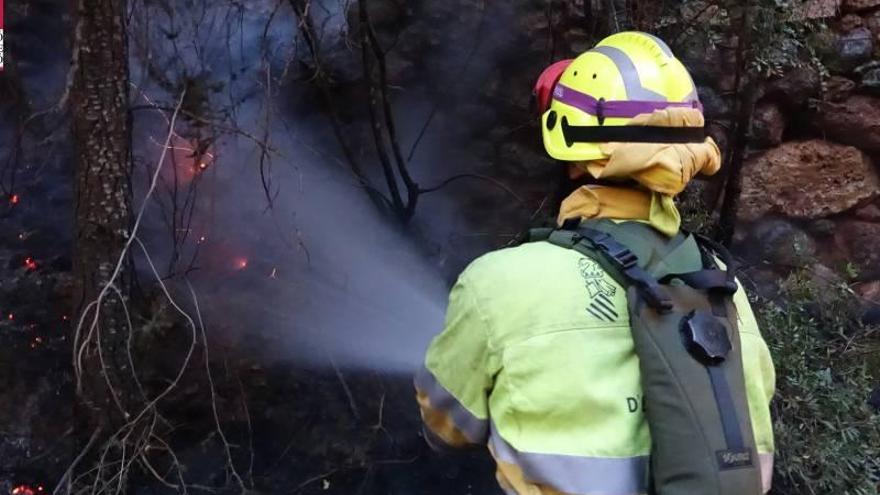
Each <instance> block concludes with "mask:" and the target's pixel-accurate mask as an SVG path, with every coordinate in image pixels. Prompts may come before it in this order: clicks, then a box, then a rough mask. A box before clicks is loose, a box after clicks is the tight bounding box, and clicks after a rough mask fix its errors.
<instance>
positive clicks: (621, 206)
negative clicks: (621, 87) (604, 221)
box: [559, 108, 721, 236]
mask: <svg viewBox="0 0 880 495" xmlns="http://www.w3.org/2000/svg"><path fill="white" fill-rule="evenodd" d="M703 123H704V121H703V114H702V113H701V112H700V111H698V110H695V109H690V108H668V109H665V110H659V111H656V112H654V113H650V114H642V115H639V116H637V117H635V118H634V119H633V120H632V121H631V123H630V124H629V125H651V126H664V127H701V126H703ZM600 147H601V149H602V152H603V154H605V155H606V156H607V158H605V159H602V160H592V161H589V162H584V163H579V164H578V167H579V168H581V169H583V170H584V171H586V172H587V173H589V174H590V175H591V176H592V177H593V178H596V179H611V180H614V179H632V180H634V181H636V182H637V183H638V184H639V185H640V186H641V188H636V189H634V188H626V187H607V186H584V187H581V188H579V189H578V190H577V191H575V192H574V193H573V194H572V195H571V196H569V197H568V198H567V199H566V200H565V201H564V202H563V203H562V208H561V209H560V212H559V220H560V222H561V221H562V220H565V219H567V218H572V217H576V216H581V217H582V218H616V219H621V220H624V219H625V220H643V221H646V222H648V223H650V224H651V225H653V226H654V227H655V228H657V229H658V230H659V231H661V232H663V233H664V234H666V235H669V236H672V235H675V234H676V233H677V232H678V230H679V228H680V226H681V216H680V215H679V213H678V210H677V209H676V207H675V203H674V201H673V198H674V197H675V195H677V194H678V193H680V192H681V191H683V190H684V188H685V187H686V186H687V184H688V183H689V182H690V181H691V179H693V178H694V177H695V176H696V175H697V174H704V175H713V174H715V173H716V172H718V170H719V169H720V168H721V152H720V151H719V149H718V145H716V144H715V141H713V140H712V138H710V137H707V138H706V140H705V141H704V142H702V143H669V144H667V143H603V144H601V145H600ZM642 188H643V189H642Z"/></svg>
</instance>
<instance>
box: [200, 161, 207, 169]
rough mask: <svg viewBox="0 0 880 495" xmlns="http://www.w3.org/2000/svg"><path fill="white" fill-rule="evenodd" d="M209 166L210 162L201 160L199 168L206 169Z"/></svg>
mask: <svg viewBox="0 0 880 495" xmlns="http://www.w3.org/2000/svg"><path fill="white" fill-rule="evenodd" d="M207 168H208V164H207V163H205V162H199V170H205V169H207Z"/></svg>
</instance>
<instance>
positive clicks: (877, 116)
mask: <svg viewBox="0 0 880 495" xmlns="http://www.w3.org/2000/svg"><path fill="white" fill-rule="evenodd" d="M818 121H819V126H820V127H821V129H822V131H823V132H824V133H825V135H827V136H828V137H830V138H831V139H834V140H835V141H838V142H841V143H844V144H849V145H852V146H855V147H857V148H860V149H863V150H866V151H880V99H878V98H873V97H870V96H864V95H854V96H850V97H849V98H847V99H846V100H844V101H843V102H841V103H833V102H829V103H825V104H823V105H822V106H821V115H820V116H819V119H818Z"/></svg>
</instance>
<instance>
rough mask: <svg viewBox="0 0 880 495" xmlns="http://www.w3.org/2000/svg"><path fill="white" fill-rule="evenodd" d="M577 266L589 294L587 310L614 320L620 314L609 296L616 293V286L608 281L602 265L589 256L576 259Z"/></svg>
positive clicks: (597, 315)
mask: <svg viewBox="0 0 880 495" xmlns="http://www.w3.org/2000/svg"><path fill="white" fill-rule="evenodd" d="M578 268H579V269H580V272H581V276H582V277H584V284H585V285H586V287H587V292H588V293H589V295H590V305H589V306H587V312H588V313H590V314H591V315H593V316H595V317H596V318H599V319H600V320H603V321H608V322H613V321H616V320H617V318H618V317H619V316H620V315H619V314H618V313H617V311H616V310H615V309H614V302H613V301H612V300H611V298H612V297H614V295H615V294H616V293H617V287H615V286H614V285H612V284H611V283H610V282H608V280H607V279H606V277H607V274H606V273H605V271H604V270H602V267H600V266H599V264H598V263H596V262H595V261H593V260H591V259H589V258H581V260H580V261H578Z"/></svg>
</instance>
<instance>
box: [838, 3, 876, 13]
mask: <svg viewBox="0 0 880 495" xmlns="http://www.w3.org/2000/svg"><path fill="white" fill-rule="evenodd" d="M876 7H880V0H843V11H844V12H861V11H865V10H871V9H873V8H876Z"/></svg>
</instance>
